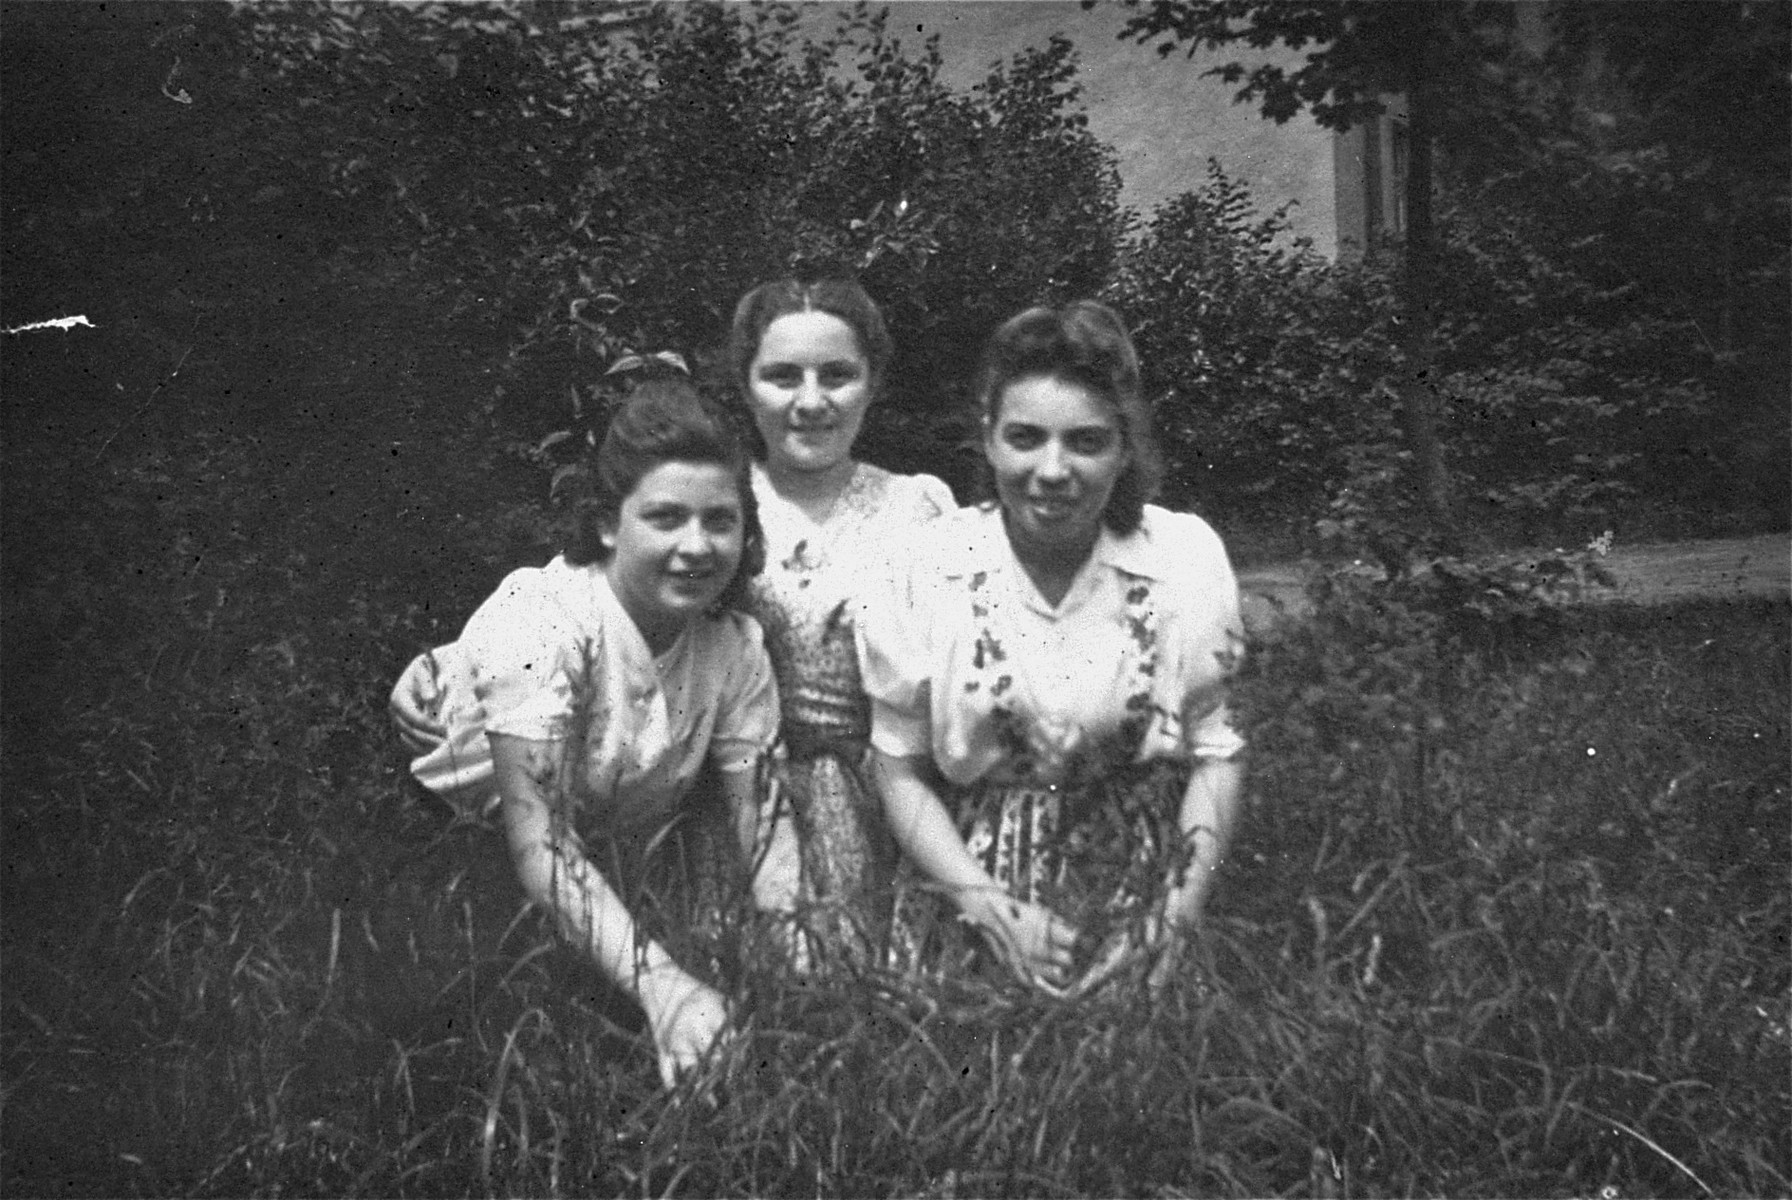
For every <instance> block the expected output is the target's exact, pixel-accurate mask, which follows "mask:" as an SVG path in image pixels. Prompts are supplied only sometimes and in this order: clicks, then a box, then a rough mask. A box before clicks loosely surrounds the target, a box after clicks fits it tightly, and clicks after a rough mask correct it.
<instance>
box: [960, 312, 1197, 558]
mask: <svg viewBox="0 0 1792 1200" xmlns="http://www.w3.org/2000/svg"><path fill="white" fill-rule="evenodd" d="M1028 378H1046V379H1060V380H1063V381H1065V382H1066V383H1074V384H1077V385H1078V386H1080V387H1083V388H1086V389H1088V390H1089V391H1090V392H1091V393H1093V394H1094V395H1095V396H1097V397H1098V398H1100V399H1101V400H1103V401H1104V402H1106V403H1107V404H1109V405H1111V406H1112V407H1113V409H1114V412H1115V415H1116V417H1117V418H1118V419H1119V425H1120V438H1121V441H1122V443H1123V444H1124V445H1125V446H1126V448H1127V451H1128V454H1127V462H1126V466H1125V468H1124V469H1123V470H1122V471H1121V472H1120V478H1119V479H1118V480H1117V481H1116V482H1115V484H1114V491H1113V494H1112V495H1111V496H1109V497H1108V503H1107V507H1106V508H1105V509H1103V510H1102V514H1101V520H1102V524H1104V525H1106V526H1107V527H1108V528H1109V529H1110V530H1112V531H1113V532H1115V533H1117V534H1120V535H1122V536H1124V535H1125V534H1129V533H1131V532H1133V530H1135V529H1137V528H1138V527H1139V520H1140V518H1141V517H1142V516H1143V515H1144V511H1145V505H1147V504H1148V503H1150V502H1151V501H1152V500H1155V499H1156V498H1157V491H1158V488H1159V487H1160V486H1161V485H1162V483H1163V476H1164V468H1163V456H1162V454H1161V453H1160V451H1159V450H1158V446H1157V434H1156V431H1155V429H1154V428H1153V424H1152V420H1151V410H1150V409H1149V407H1147V405H1146V404H1145V395H1144V390H1143V387H1142V385H1141V384H1140V381H1139V354H1138V351H1137V350H1135V349H1133V344H1132V338H1131V337H1130V336H1129V335H1128V334H1127V332H1126V326H1125V324H1124V323H1123V322H1122V321H1121V320H1120V314H1119V313H1117V312H1115V311H1114V310H1113V309H1111V308H1109V307H1108V306H1107V305H1105V304H1102V303H1100V302H1099V301H1095V300H1074V301H1072V302H1070V303H1069V304H1065V305H1063V306H1061V307H1058V308H1049V307H1045V306H1040V307H1037V308H1029V309H1027V310H1026V311H1025V312H1023V313H1020V314H1018V315H1016V316H1013V317H1010V318H1008V320H1006V321H1004V322H1003V323H1002V325H1001V327H1000V328H998V329H997V330H996V331H995V333H993V334H991V335H990V338H989V341H988V342H986V343H985V344H984V348H983V359H982V362H981V364H980V366H979V367H978V370H977V383H976V392H975V394H976V397H977V408H978V415H979V416H980V417H981V418H982V421H983V423H984V427H985V428H991V427H993V426H994V425H995V423H996V421H997V420H999V419H1000V417H1001V412H1000V408H1001V403H1002V394H1003V393H1004V392H1005V391H1007V389H1008V387H1009V385H1010V384H1013V383H1015V382H1016V381H1018V380H1021V379H1028ZM983 470H984V475H985V482H986V483H987V481H988V480H987V476H988V472H989V467H988V464H987V463H985V464H984V468H983ZM990 490H992V491H993V489H990Z"/></svg>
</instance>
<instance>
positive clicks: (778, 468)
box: [764, 458, 858, 524]
mask: <svg viewBox="0 0 1792 1200" xmlns="http://www.w3.org/2000/svg"><path fill="white" fill-rule="evenodd" d="M857 467H858V463H856V462H854V461H853V460H852V459H850V458H848V459H843V460H842V461H840V462H838V463H836V464H834V465H833V466H831V467H825V468H823V469H822V470H819V471H799V470H796V469H794V468H792V467H790V466H788V465H781V464H776V463H771V462H767V463H765V464H764V470H765V478H766V480H767V482H769V483H770V484H771V486H772V491H774V492H776V493H777V494H778V496H779V498H780V499H783V500H786V501H788V502H789V503H791V504H793V505H795V506H796V507H797V508H799V509H801V510H802V511H803V512H804V513H805V514H807V515H808V516H809V517H810V518H811V519H812V520H814V521H815V522H816V523H817V524H820V523H821V522H823V521H825V520H826V519H827V517H828V514H829V513H831V512H832V511H833V508H834V503H835V502H836V501H837V500H839V499H840V495H841V493H843V492H844V491H846V487H847V485H848V484H850V483H851V482H852V476H853V471H854V470H855V469H857Z"/></svg>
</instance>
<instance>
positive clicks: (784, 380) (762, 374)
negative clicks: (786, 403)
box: [759, 366, 803, 387]
mask: <svg viewBox="0 0 1792 1200" xmlns="http://www.w3.org/2000/svg"><path fill="white" fill-rule="evenodd" d="M759 378H760V380H761V381H762V382H764V383H769V384H771V385H772V386H773V387H795V386H796V385H797V384H799V383H801V382H802V379H803V373H802V372H801V371H799V370H797V369H796V368H795V367H781V366H780V367H761V368H760V369H759Z"/></svg>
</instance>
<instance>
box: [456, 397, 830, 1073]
mask: <svg viewBox="0 0 1792 1200" xmlns="http://www.w3.org/2000/svg"><path fill="white" fill-rule="evenodd" d="M586 486H587V489H588V491H587V494H585V495H582V496H581V497H579V498H578V499H576V500H575V501H574V502H573V506H572V508H573V512H572V518H573V520H572V524H573V530H572V533H571V535H570V536H569V538H568V540H567V544H566V546H565V550H564V553H563V554H562V555H561V556H560V557H558V558H556V559H554V561H552V562H551V563H549V564H548V565H547V566H546V567H542V568H531V569H526V570H520V571H516V572H514V573H512V574H511V575H510V576H509V577H508V578H507V579H505V581H504V582H503V584H502V585H501V586H500V587H499V588H498V590H497V592H496V593H494V594H493V595H492V596H491V598H489V599H488V600H486V601H485V603H484V604H482V605H480V607H479V609H478V611H476V612H475V613H474V614H473V616H472V618H471V620H469V621H468V622H467V626H466V629H465V631H464V632H463V634H462V635H461V638H460V640H459V641H458V642H457V643H456V644H455V646H454V647H452V653H451V654H449V655H447V656H446V657H449V658H450V659H451V660H452V661H453V662H455V663H456V664H458V672H459V677H458V680H457V682H455V683H452V684H451V685H450V686H449V687H448V688H447V690H446V693H445V694H444V695H442V696H440V697H438V699H440V700H443V701H445V702H446V705H447V708H448V709H449V712H448V714H447V716H448V721H447V725H448V726H449V732H450V737H449V739H448V742H447V745H448V746H458V747H460V750H461V752H462V753H463V754H467V753H471V754H474V755H476V754H477V750H478V747H477V745H476V744H474V743H473V742H472V741H471V739H472V738H473V737H476V736H477V734H478V733H479V732H483V734H484V735H485V736H486V737H487V738H488V739H489V744H490V763H491V773H490V775H489V777H487V779H488V781H487V782H486V783H485V785H484V786H485V787H486V788H488V789H489V788H491V787H493V786H494V785H495V790H496V793H497V794H498V796H499V797H501V803H502V822H503V826H504V829H505V832H506V834H507V836H508V839H509V843H510V850H511V856H512V859H513V860H514V862H515V865H516V871H517V876H518V878H519V880H520V881H521V883H522V886H523V889H524V891H525V892H526V893H527V894H528V896H529V898H530V899H531V900H533V901H534V902H535V903H536V904H537V905H539V906H541V907H542V908H544V909H546V910H547V911H550V912H552V913H553V914H554V916H555V917H556V918H557V920H558V923H559V925H560V927H561V929H562V931H563V932H564V934H565V935H566V936H567V938H569V939H570V940H571V941H573V942H574V943H575V944H577V945H578V946H580V947H581V948H583V949H584V950H585V952H586V953H587V954H589V955H590V957H591V959H592V961H594V962H595V963H596V964H597V966H598V967H599V968H600V969H601V970H602V971H603V973H604V974H605V975H607V976H608V977H609V978H610V979H611V980H613V981H614V982H615V983H616V984H617V985H618V986H620V987H621V988H623V989H624V990H626V991H627V992H629V993H630V994H631V995H633V996H635V997H636V998H637V999H638V1000H639V1002H640V1004H641V1007H642V1009H643V1010H644V1011H645V1013H646V1016H647V1023H648V1028H649V1031H650V1033H651V1035H652V1038H653V1042H654V1046H655V1048H656V1050H657V1054H658V1060H659V1067H660V1072H661V1075H662V1077H663V1078H664V1079H665V1080H666V1082H667V1083H668V1084H670V1083H671V1082H672V1080H673V1078H674V1076H675V1075H676V1073H677V1072H678V1071H679V1070H681V1069H683V1068H685V1067H688V1066H690V1065H691V1064H692V1063H694V1062H696V1061H697V1060H698V1059H699V1058H700V1057H701V1056H702V1055H703V1054H704V1053H705V1052H706V1051H707V1050H708V1049H709V1047H710V1046H711V1045H712V1044H713V1043H714V1042H715V1040H716V1039H717V1037H718V1036H719V1035H720V1034H721V1033H722V1031H723V1029H724V1028H725V1026H726V1023H727V1019H728V1010H727V1005H726V1003H725V1001H724V999H723V997H722V995H721V994H720V993H719V992H718V991H717V990H716V989H715V988H714V987H713V986H711V985H710V984H709V983H707V982H705V981H703V980H702V979H700V978H699V977H698V974H697V973H696V972H695V971H694V970H692V969H688V967H687V965H685V964H681V963H679V962H677V961H675V960H674V958H673V956H672V954H671V953H670V952H669V951H668V949H667V947H666V934H668V933H677V932H679V931H676V930H668V929H666V928H664V925H665V923H666V920H667V918H666V917H665V916H664V914H658V917H659V920H660V922H661V925H662V928H661V929H660V930H658V931H657V932H656V931H653V930H651V929H649V928H645V927H644V922H645V915H644V913H643V911H642V909H643V908H644V907H645V906H646V905H647V904H648V903H649V898H650V897H651V895H652V889H651V888H648V887H646V886H644V885H643V884H642V882H641V881H643V880H647V879H651V878H653V876H654V874H655V871H654V868H653V861H652V860H653V859H654V858H655V856H663V855H665V854H667V853H668V852H669V851H668V850H667V847H668V846H671V845H676V844H677V842H678V839H677V838H676V837H668V828H669V827H670V826H673V825H675V824H676V823H677V821H678V820H679V819H680V818H681V817H685V816H688V815H689V813H688V810H689V808H690V805H691V794H692V787H693V784H694V783H695V781H696V779H697V776H698V774H699V772H700V770H702V769H703V768H704V767H705V766H706V765H708V766H711V767H713V768H714V769H715V770H716V773H717V776H718V777H719V780H720V783H719V790H720V792H721V794H722V797H723V799H724V800H725V801H726V803H727V804H728V806H729V808H730V810H731V811H732V813H733V816H734V825H735V830H736V832H737V833H738V835H739V837H740V841H741V847H742V851H743V853H744V854H745V855H746V856H747V858H748V861H749V862H752V863H753V864H754V865H755V866H756V867H757V870H756V872H755V874H754V877H753V892H754V899H755V900H756V902H757V903H758V904H759V906H760V907H762V908H769V909H783V910H788V909H789V908H790V907H791V905H792V903H793V902H794V899H795V894H796V859H795V845H794V840H793V838H792V836H791V834H790V830H789V828H788V826H787V825H786V826H784V827H782V828H780V827H777V826H774V825H773V823H772V822H771V821H770V820H768V819H765V818H764V816H763V815H762V810H761V808H760V806H759V804H758V795H757V788H756V786H755V779H756V770H755V768H756V767H757V765H758V763H759V761H760V758H761V756H762V755H763V754H764V753H765V752H766V751H767V750H768V749H769V748H770V746H771V744H772V741H773V738H774V736H775V734H776V729H777V705H778V701H777V689H776V686H775V684H774V682H773V677H772V671H771V663H770V660H769V659H768V658H767V656H766V653H765V649H764V645H763V642H762V637H761V634H760V630H759V626H758V625H757V624H756V623H755V622H754V621H753V620H752V619H751V618H750V617H747V616H744V615H742V614H741V613H739V612H738V611H736V610H735V607H734V606H736V605H738V604H739V603H740V601H741V599H742V597H743V595H744V590H745V585H746V581H747V579H749V578H750V577H751V576H752V575H754V574H756V573H757V571H758V570H759V568H760V565H761V563H762V561H763V554H764V549H763V541H762V535H761V532H760V528H759V523H758V517H757V515H756V505H755V503H754V499H753V492H752V488H751V484H750V479H749V459H748V456H747V454H746V452H745V450H744V449H743V448H742V447H741V446H740V445H739V444H738V442H737V441H736V440H735V439H734V438H733V436H732V435H731V433H730V430H729V426H728V423H727V421H726V418H724V417H723V416H722V415H721V414H720V413H719V412H718V411H716V410H715V409H713V408H712V407H711V406H709V405H708V404H706V403H705V402H704V401H702V400H700V399H699V397H698V396H697V394H696V392H695V391H694V390H693V389H691V388H690V387H689V386H688V385H686V384H683V383H677V382H674V383H649V384H644V385H642V386H641V387H640V388H639V389H637V391H636V392H635V393H634V394H633V395H632V396H631V397H630V398H629V399H628V400H627V401H626V402H625V403H624V405H623V406H622V408H621V409H620V410H619V411H618V413H617V414H616V416H615V418H614V419H613V421H612V423H611V425H610V428H609V431H608V433H607V435H606V436H605V438H604V441H603V444H602V446H601V448H600V449H599V450H598V452H597V454H596V458H595V462H594V463H592V464H591V469H590V470H589V472H588V473H587V475H586ZM468 730H472V731H473V732H472V733H468V732H467V731H468ZM466 774H467V776H468V779H469V781H470V782H471V781H472V780H473V777H474V776H475V775H477V774H478V772H477V771H468V772H467V773H466ZM474 786H477V785H476V784H475V785H474ZM658 873H659V874H660V875H665V874H669V872H666V871H660V872H658ZM711 882H713V881H711ZM676 907H677V906H676V905H674V906H673V909H674V910H675V909H676Z"/></svg>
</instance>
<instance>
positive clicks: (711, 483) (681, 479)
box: [629, 459, 741, 508]
mask: <svg viewBox="0 0 1792 1200" xmlns="http://www.w3.org/2000/svg"><path fill="white" fill-rule="evenodd" d="M740 486H741V485H740V481H739V480H738V479H736V478H735V475H734V472H733V471H731V470H729V469H728V468H727V467H725V466H723V465H722V464H721V463H712V462H685V461H683V460H680V459H673V460H671V461H669V462H663V463H660V464H658V465H657V466H655V467H653V468H652V469H651V470H649V471H648V472H647V473H646V474H645V475H643V476H641V480H640V482H639V483H637V484H635V489H634V491H633V492H631V493H629V496H630V498H631V499H633V500H636V501H637V502H639V503H641V504H683V505H689V506H691V507H698V508H709V507H713V506H715V505H718V504H732V505H738V504H739V503H740Z"/></svg>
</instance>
